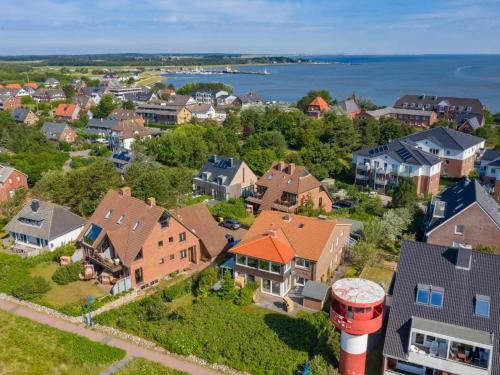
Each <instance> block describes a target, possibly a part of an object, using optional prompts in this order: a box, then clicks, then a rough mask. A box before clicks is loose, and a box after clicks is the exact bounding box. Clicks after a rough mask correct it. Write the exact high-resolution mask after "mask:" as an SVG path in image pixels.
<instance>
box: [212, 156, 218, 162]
mask: <svg viewBox="0 0 500 375" xmlns="http://www.w3.org/2000/svg"><path fill="white" fill-rule="evenodd" d="M211 159H212V163H217V155H215V154H214V155H212V157H211Z"/></svg>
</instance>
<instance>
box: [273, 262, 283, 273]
mask: <svg viewBox="0 0 500 375" xmlns="http://www.w3.org/2000/svg"><path fill="white" fill-rule="evenodd" d="M271 272H273V273H281V265H280V264H279V263H274V262H272V263H271Z"/></svg>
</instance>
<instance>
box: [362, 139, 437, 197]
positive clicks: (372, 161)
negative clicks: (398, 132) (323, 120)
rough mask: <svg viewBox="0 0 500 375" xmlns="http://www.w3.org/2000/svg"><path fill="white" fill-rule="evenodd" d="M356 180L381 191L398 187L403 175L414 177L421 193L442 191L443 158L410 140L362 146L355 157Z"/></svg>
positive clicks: (418, 191)
mask: <svg viewBox="0 0 500 375" xmlns="http://www.w3.org/2000/svg"><path fill="white" fill-rule="evenodd" d="M352 164H353V171H354V177H355V184H356V185H358V186H368V187H370V188H371V189H373V190H375V191H379V192H382V193H384V192H387V191H389V190H391V189H394V188H395V187H396V186H397V185H398V182H399V180H400V179H401V178H403V177H406V178H411V179H413V181H414V182H415V185H416V187H417V194H436V193H437V192H438V191H439V179H440V175H441V165H442V162H441V160H440V159H439V158H438V157H436V156H435V155H433V154H431V153H429V152H426V151H423V150H421V149H420V148H418V147H417V146H416V145H415V144H413V143H411V142H408V141H402V140H398V141H394V142H390V143H388V144H385V145H382V146H375V147H369V148H365V149H362V150H358V151H356V152H354V153H353V157H352Z"/></svg>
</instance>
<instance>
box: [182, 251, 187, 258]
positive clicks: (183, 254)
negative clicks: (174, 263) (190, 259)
mask: <svg viewBox="0 0 500 375" xmlns="http://www.w3.org/2000/svg"><path fill="white" fill-rule="evenodd" d="M186 257H187V250H181V259H184V258H186Z"/></svg>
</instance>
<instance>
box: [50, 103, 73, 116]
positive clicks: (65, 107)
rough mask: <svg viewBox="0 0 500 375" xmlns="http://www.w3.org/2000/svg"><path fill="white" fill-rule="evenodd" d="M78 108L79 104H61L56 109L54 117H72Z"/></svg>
mask: <svg viewBox="0 0 500 375" xmlns="http://www.w3.org/2000/svg"><path fill="white" fill-rule="evenodd" d="M77 108H78V105H77V104H66V103H61V104H59V105H58V106H57V107H56V108H55V109H54V116H59V117H72V116H73V113H75V111H76V109H77Z"/></svg>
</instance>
